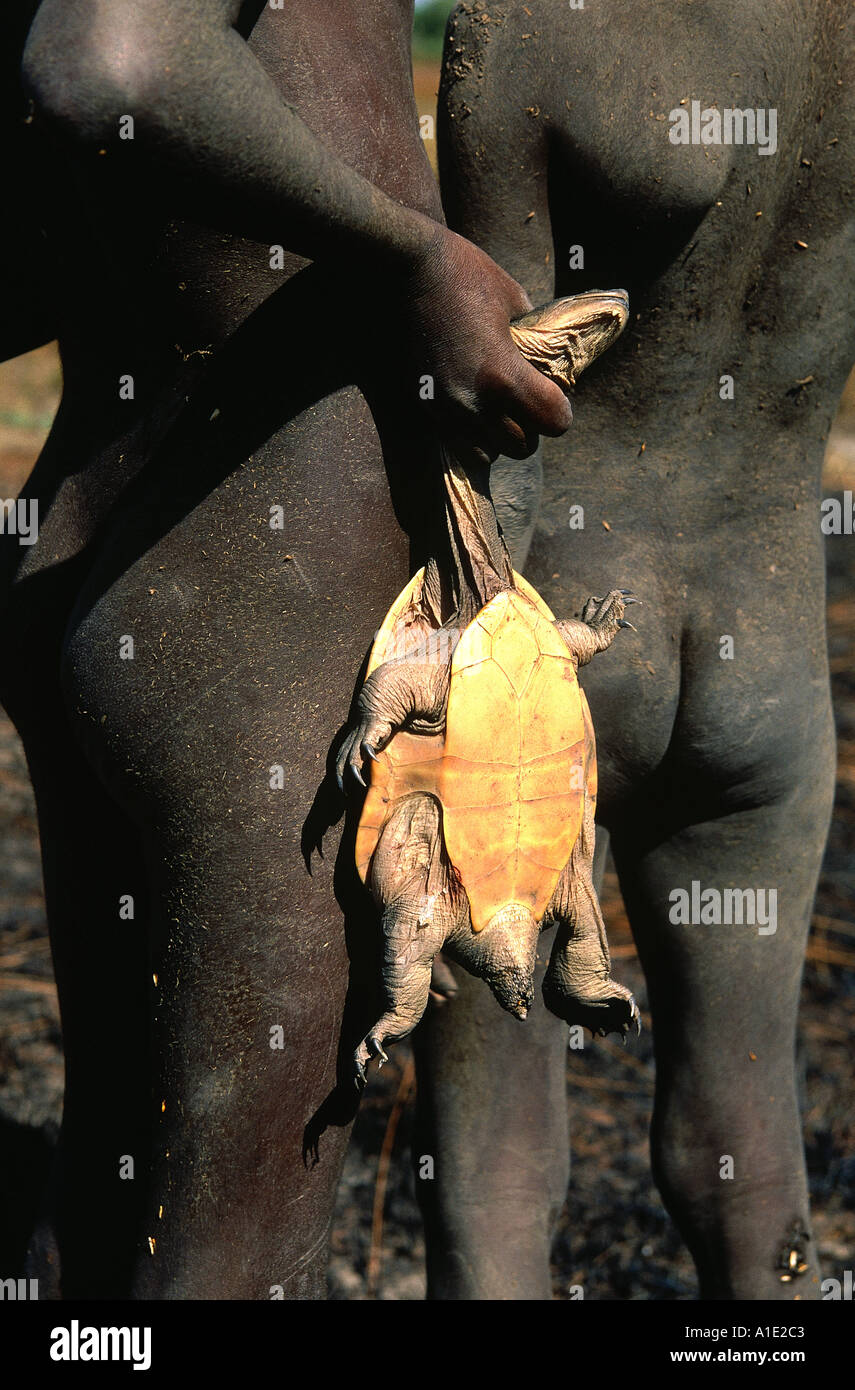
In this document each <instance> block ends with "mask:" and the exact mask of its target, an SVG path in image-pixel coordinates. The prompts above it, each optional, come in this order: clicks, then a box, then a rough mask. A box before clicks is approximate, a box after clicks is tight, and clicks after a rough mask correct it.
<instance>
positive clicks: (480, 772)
mask: <svg viewBox="0 0 855 1390" xmlns="http://www.w3.org/2000/svg"><path fill="white" fill-rule="evenodd" d="M515 583H516V584H517V586H518V587H517V588H516V589H507V590H504V591H503V592H502V593H500V594H497V595H496V596H495V597H494V598H493V599H491V600H490V602H489V603H488V604H486V605H485V607H484V608H482V609H481V611H480V613H478V615H477V616H476V618H475V619H474V620H473V621H472V623H470V625H469V626H468V627H467V628H466V629H465V631H464V632H463V634H462V636H461V638H460V641H459V642H458V644H457V646H456V648H455V650H454V655H453V658H452V661H451V679H450V683H449V695H448V710H447V716H446V727H445V733H444V734H435V735H430V736H424V735H416V734H408V733H406V732H403V731H402V732H400V733H398V734H396V735H395V737H394V738H393V739H392V741H391V742H390V744H389V746H388V748H387V749H386V750H385V751H384V752H383V753H381V754H380V756H379V758H378V760H377V762H376V763H374V764H373V765H372V774H371V784H370V787H369V790H368V793H367V795H366V798H365V804H364V807H363V812H362V817H361V820H360V824H359V829H358V832H357V840H356V860H357V868H358V869H359V872H360V875H361V876H362V878H363V879H364V878H365V877H366V875H367V872H368V867H369V864H370V861H371V856H372V854H373V852H374V849H375V847H376V844H377V839H378V837H379V834H380V830H381V829H382V826H383V823H384V822H385V820H386V816H387V814H388V812H389V810H390V808H391V805H392V803H393V802H395V801H397V800H398V799H399V798H400V797H402V796H406V795H409V794H411V793H412V792H415V791H424V792H428V793H430V794H432V795H434V796H436V797H437V798H438V800H439V801H440V802H441V804H442V808H443V835H444V838H445V847H446V850H447V853H448V857H449V859H450V860H451V862H452V864H453V865H454V867H455V869H456V870H457V873H458V875H459V877H460V880H461V882H462V884H463V886H464V888H465V890H466V893H467V897H468V899H469V906H470V913H471V919H472V926H473V929H474V930H475V931H481V930H482V929H483V928H484V927H485V926H487V925H488V923H489V922H490V921H491V919H492V918H493V917H494V915H495V914H496V913H497V912H499V911H501V909H502V908H504V907H506V906H508V905H509V904H511V903H518V904H521V905H523V906H525V907H527V908H528V909H529V911H530V912H531V913H532V915H533V916H534V917H535V919H537V920H539V919H540V917H542V915H543V913H544V912H545V910H546V907H547V905H548V903H549V900H550V898H551V897H552V894H553V892H554V890H555V886H556V883H557V881H558V876H559V874H560V873H561V871H562V869H563V868H564V866H565V864H566V863H567V861H568V859H569V858H570V853H571V851H572V848H573V845H574V844H575V842H576V838H577V836H578V834H579V830H580V827H581V821H582V810H583V789H584V775H585V761H586V759H585V720H584V713H583V705H582V696H581V692H580V689H579V685H578V682H577V680H576V671H575V668H574V666H573V662H572V660H571V658H570V654H569V652H568V650H567V647H566V645H565V643H564V641H563V639H562V637H561V635H560V634H559V633H558V632H557V630H556V629H555V627H554V626H553V623H554V619H553V616H552V613H551V612H550V610H549V608H548V607H547V605H546V604H545V603H544V602H543V600H542V599H541V598H540V596H539V595H538V594H537V593H536V591H535V590H534V589H532V588H531V586H530V585H529V584H528V583H527V582H526V581H525V580H524V579H523V578H522V577H521V576H519V575H517V576H515ZM420 589H421V572H420V573H419V574H418V575H416V576H415V578H414V579H413V580H411V582H410V584H408V586H407V588H406V589H405V590H404V591H403V593H402V594H401V595H400V596H399V598H398V599H397V601H396V603H395V604H393V606H392V608H391V609H390V611H389V614H388V615H387V618H386V621H385V622H384V624H383V626H382V627H381V629H380V632H379V633H378V636H377V640H376V641H375V644H374V647H373V649H372V653H371V658H370V660H369V667H368V671H369V673H370V671H371V670H374V669H375V668H376V666H378V665H379V664H380V663H381V662H382V661H383V660H385V659H388V658H387V657H386V656H385V652H386V651H387V650H388V648H389V645H390V639H391V638H392V637H393V634H395V633H400V631H401V624H402V623H403V624H405V625H407V624H409V623H410V622H411V621H412V619H413V618H414V616H415V615H417V613H418V596H419V593H420ZM392 654H398V653H397V652H393V653H392Z"/></svg>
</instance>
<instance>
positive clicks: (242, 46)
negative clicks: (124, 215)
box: [23, 0, 440, 270]
mask: <svg viewBox="0 0 855 1390" xmlns="http://www.w3.org/2000/svg"><path fill="white" fill-rule="evenodd" d="M235 8H236V7H234V6H231V5H229V4H228V3H225V2H224V3H220V0H167V3H164V0H150V3H149V4H148V5H146V6H145V7H138V6H135V5H133V4H131V3H130V2H129V0H111V3H110V4H108V5H107V6H106V7H102V8H101V10H100V11H99V12H98V15H97V16H96V17H94V18H93V16H92V13H91V10H90V9H89V7H88V6H81V5H80V3H79V0H43V3H42V5H41V7H40V9H39V13H38V16H37V18H36V21H35V23H34V25H33V29H32V30H31V33H30V38H29V41H28V44H27V49H26V52H25V55H24V65H23V76H24V82H25V85H26V87H27V89H28V92H29V94H30V96H31V97H32V99H33V101H34V104H35V111H36V116H37V118H38V119H40V120H41V121H42V122H44V123H45V124H47V125H48V126H49V127H50V128H51V130H52V132H53V133H54V135H55V137H56V138H59V139H61V140H64V141H66V142H70V143H72V144H73V145H74V147H75V150H76V152H77V153H78V154H79V155H80V156H82V157H83V158H84V159H86V158H87V157H88V158H90V159H91V161H92V164H93V166H94V167H95V168H96V169H97V171H98V172H99V173H102V174H103V173H105V172H112V171H113V170H115V171H116V173H117V174H118V176H119V178H123V177H125V178H128V179H132V180H133V185H134V187H135V190H138V192H139V193H140V194H142V196H143V197H144V198H145V199H146V200H147V201H150V200H152V199H156V200H158V201H159V202H161V203H162V204H163V206H164V207H165V208H167V207H168V209H169V213H170V215H171V216H173V217H175V216H182V215H185V216H188V217H193V218H197V219H200V220H205V221H209V222H212V223H213V224H214V225H217V226H221V227H223V228H224V229H226V230H229V231H233V232H235V233H238V234H242V235H245V236H249V237H253V238H257V239H259V240H262V241H265V242H270V243H274V242H281V243H282V244H283V245H286V246H287V248H288V249H289V250H292V251H294V252H296V253H298V254H300V255H304V256H307V257H309V258H310V259H317V258H319V257H327V256H333V255H340V254H341V253H342V252H344V253H346V254H348V255H350V256H351V257H355V258H357V259H359V260H362V259H372V258H375V257H379V258H381V259H382V261H383V264H384V266H385V267H386V268H387V269H388V270H391V269H394V268H395V267H396V266H400V267H401V268H402V269H404V270H406V269H407V268H408V267H409V266H410V265H411V264H412V263H413V261H414V260H416V259H417V258H418V257H420V256H421V255H422V254H423V253H424V252H425V250H426V249H427V248H428V247H429V246H430V245H431V244H432V243H433V241H434V240H435V239H436V237H437V236H438V235H439V234H440V233H439V228H438V226H437V224H436V223H434V222H432V221H431V220H430V219H429V218H427V217H424V216H422V215H420V214H419V213H417V212H414V211H413V210H412V209H409V208H404V207H402V206H401V205H400V204H399V203H397V202H395V201H394V200H393V199H391V198H389V197H387V196H386V195H385V194H383V193H382V192H381V191H380V190H379V189H377V188H375V187H374V186H373V185H372V184H371V183H369V182H368V180H366V179H364V178H362V177H361V175H359V174H357V173H356V172H355V171H354V170H353V169H351V168H350V167H349V166H348V165H346V164H345V163H344V162H343V161H342V160H341V159H339V158H338V156H337V155H336V154H335V153H334V152H333V151H332V150H331V149H330V148H329V147H328V146H326V145H325V144H324V143H323V141H322V140H320V139H318V137H317V136H315V135H314V134H313V133H312V132H311V131H310V130H309V129H308V127H307V126H306V125H305V123H304V122H303V121H302V119H301V118H300V116H299V115H298V114H297V112H296V111H295V110H294V109H293V108H291V107H289V106H287V105H286V104H285V103H284V102H283V101H282V99H281V97H280V96H279V93H278V92H277V90H276V88H275V86H274V84H273V83H272V82H271V80H270V78H269V77H268V76H267V73H266V72H265V71H264V69H263V68H262V66H261V65H260V63H258V61H257V60H256V58H255V57H254V55H253V54H252V52H251V50H250V49H249V47H248V46H247V44H246V43H245V42H244V40H243V39H242V38H241V37H240V35H239V34H238V33H236V31H235V30H234V29H233V28H232V27H231V22H230V20H231V19H232V18H233V17H234V10H235ZM99 24H100V25H101V30H100V31H99ZM126 115H130V116H132V117H133V118H134V136H133V139H132V140H122V139H120V138H119V123H120V118H121V117H122V116H126ZM103 151H106V154H105V153H102V152H103ZM107 161H109V164H108V163H107Z"/></svg>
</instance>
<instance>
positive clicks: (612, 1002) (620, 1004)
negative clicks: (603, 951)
mask: <svg viewBox="0 0 855 1390" xmlns="http://www.w3.org/2000/svg"><path fill="white" fill-rule="evenodd" d="M563 983H564V982H563V981H560V980H558V979H555V978H553V977H552V972H551V970H550V971H548V972H547V976H546V979H545V980H544V982H543V999H544V1003H545V1004H546V1007H547V1008H548V1009H549V1011H550V1013H553V1014H555V1015H556V1016H557V1017H558V1018H561V1019H563V1020H564V1022H565V1023H566V1024H568V1025H569V1026H570V1027H574V1026H576V1027H578V1026H581V1027H583V1028H590V1030H591V1034H592V1036H593V1037H598V1036H599V1037H601V1038H604V1037H606V1036H607V1035H608V1034H609V1033H619V1034H620V1036H621V1039H622V1041H623V1042H626V1039H627V1035H628V1034H629V1033H630V1031H631V1030H632V1028H633V1027H634V1028H635V1031H636V1036H638V1034H639V1033H640V1032H641V1014H640V1013H639V1010H638V1005H637V1004H636V1002H635V999H634V998H633V996H632V994H631V993H630V991H629V990H628V989H627V988H626V986H625V985H620V984H618V982H617V981H616V980H612V979H611V978H606V979H604V980H602V981H600V982H598V984H597V985H596V986H595V987H594V988H590V989H585V990H581V989H570V990H568V989H567V988H566V987H562V986H563Z"/></svg>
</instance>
